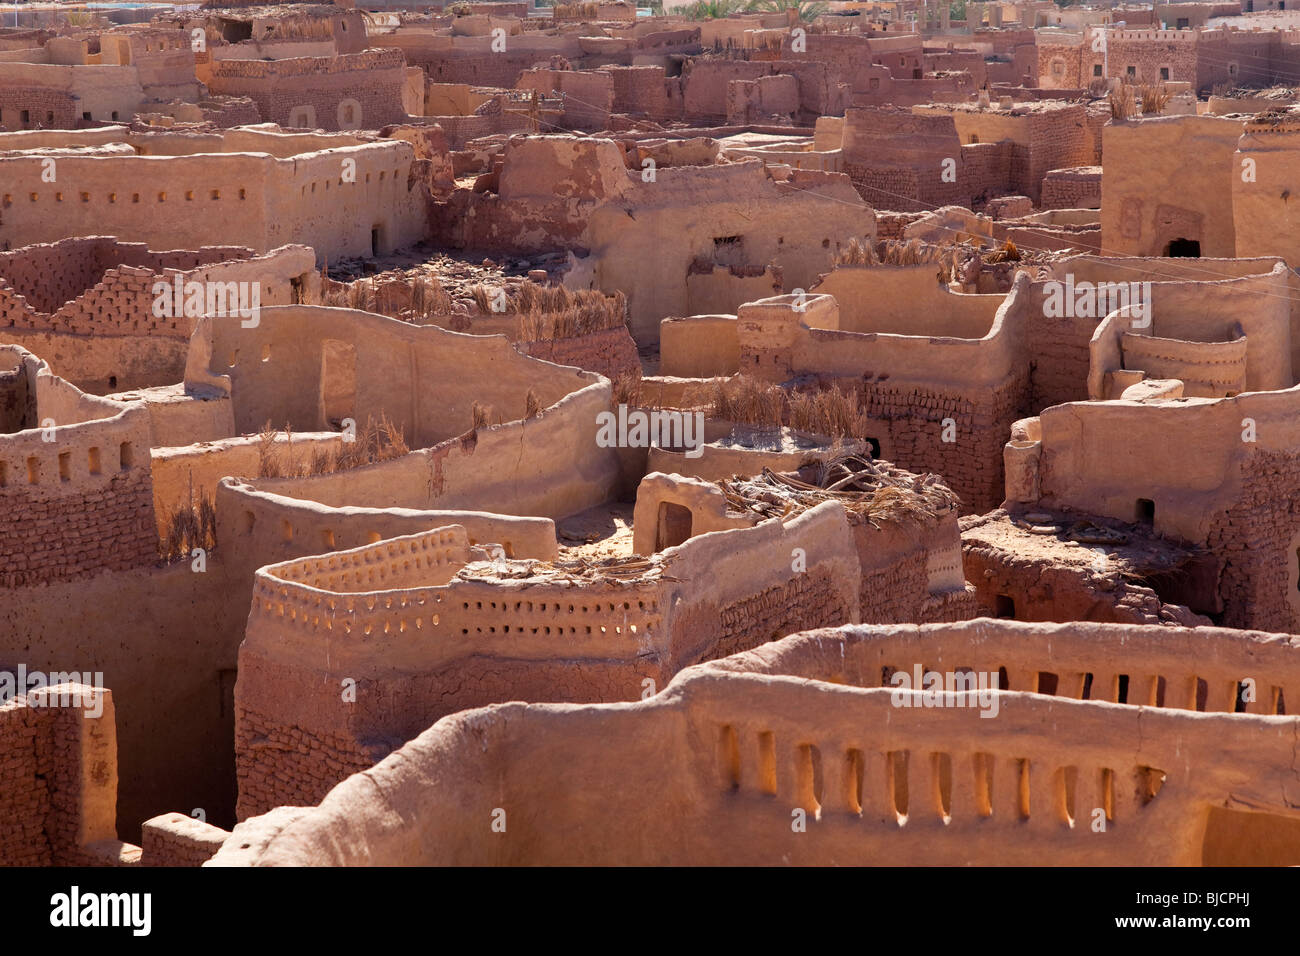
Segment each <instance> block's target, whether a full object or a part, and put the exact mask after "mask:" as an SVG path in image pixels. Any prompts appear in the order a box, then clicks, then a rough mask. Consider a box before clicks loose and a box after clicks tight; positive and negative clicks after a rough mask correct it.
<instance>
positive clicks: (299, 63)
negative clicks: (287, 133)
mask: <svg viewBox="0 0 1300 956" xmlns="http://www.w3.org/2000/svg"><path fill="white" fill-rule="evenodd" d="M404 66H405V60H404V58H403V56H402V52H401V51H400V50H391V49H375V50H366V51H365V52H363V53H350V54H345V55H343V56H337V57H296V58H293V59H288V60H217V61H215V62H214V63H213V64H212V76H211V79H210V81H209V83H208V86H209V88H210V89H211V90H212V91H213V92H214V93H220V94H222V95H227V96H245V97H248V98H249V99H251V100H252V101H253V102H254V103H255V104H257V109H258V112H259V113H260V114H261V115H262V117H263V119H264V120H265V121H267V122H272V123H279V124H281V125H287V124H288V123H289V122H290V119H291V117H292V114H293V112H294V110H295V108H297V107H300V106H311V107H313V108H314V109H315V111H316V126H317V127H319V128H322V129H325V130H337V129H339V128H340V126H339V122H340V120H339V115H338V111H339V104H340V103H342V102H343V101H344V100H355V101H356V102H357V103H358V104H359V105H360V107H361V109H360V115H358V116H356V117H354V123H355V125H356V126H358V127H360V128H363V129H378V128H380V127H381V126H386V125H388V124H390V123H400V122H401V121H402V120H403V119H405V117H406V113H405V112H404V111H403V109H402V86H403V83H404V82H405V76H404V72H403V68H404Z"/></svg>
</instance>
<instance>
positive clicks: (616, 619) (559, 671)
mask: <svg viewBox="0 0 1300 956" xmlns="http://www.w3.org/2000/svg"><path fill="white" fill-rule="evenodd" d="M794 547H799V548H802V549H804V551H805V554H806V562H807V563H806V570H804V569H800V570H795V569H794V567H793V566H792V561H791V553H792V548H794ZM470 557H472V556H471V555H470V553H469V546H468V536H467V535H466V534H465V532H464V530H463V529H461V528H450V529H441V530H439V531H434V532H427V533H425V534H421V535H414V536H411V537H408V538H403V539H399V540H396V541H387V542H381V543H379V544H375V545H372V546H369V547H366V548H361V549H357V550H355V551H353V552H350V553H345V554H334V555H329V556H325V557H321V558H309V559H305V560H303V561H299V562H294V563H292V564H289V565H279V566H274V567H270V568H264V569H262V570H261V571H259V572H258V575H257V583H256V585H255V589H254V594H253V610H252V613H251V614H250V617H249V626H248V632H247V636H246V639H245V643H244V645H243V648H242V650H241V653H240V672H239V683H238V685H237V688H236V696H237V717H236V727H237V731H236V735H237V746H236V751H237V753H238V755H239V757H238V759H239V765H240V770H239V778H240V803H239V813H240V817H241V818H242V817H245V816H248V815H250V814H254V813H260V812H265V811H266V810H268V809H270V808H271V807H274V806H277V805H281V804H286V803H288V804H302V803H304V802H311V801H314V800H318V799H320V797H321V796H323V795H324V793H325V792H326V791H327V790H328V789H329V788H330V787H331V786H333V785H334V784H335V783H337V782H338V780H339V779H341V778H342V776H343V775H344V774H343V772H341V771H342V770H343V768H346V769H348V770H355V769H363V768H364V767H367V766H369V765H370V764H371V763H373V762H374V761H375V760H378V759H380V758H381V757H382V756H383V755H384V754H385V753H387V752H388V751H389V750H391V749H393V748H394V747H396V746H399V745H400V744H401V743H402V742H404V741H406V740H409V739H411V738H412V737H414V736H415V735H417V734H419V733H420V732H421V730H422V728H425V727H427V726H428V725H429V724H430V723H431V722H433V721H434V720H437V719H438V718H439V717H442V716H444V715H446V714H449V713H453V712H455V711H456V710H460V709H463V708H465V707H472V706H477V705H481V704H484V703H489V702H492V701H498V700H505V699H518V698H527V699H538V700H561V701H584V700H635V699H638V698H639V697H641V696H642V695H643V694H644V691H645V688H646V684H645V681H646V680H647V679H648V680H649V681H650V682H651V684H650V686H654V685H656V684H663V683H666V682H667V681H668V680H669V679H670V678H671V676H672V675H673V674H674V673H675V672H676V671H677V670H678V669H680V668H681V667H682V666H685V665H686V664H688V663H693V662H694V661H697V660H700V659H703V658H707V657H714V656H718V655H720V654H725V653H729V652H731V651H732V650H735V649H740V648H746V647H752V646H755V645H757V644H761V643H763V642H765V641H768V640H771V639H773V638H775V637H777V636H779V635H781V634H783V633H786V632H787V631H789V630H793V629H798V628H800V627H802V626H804V625H806V624H808V623H811V622H816V623H820V624H833V623H840V622H843V621H847V620H852V619H853V618H854V617H856V615H857V588H856V583H855V582H856V580H857V577H856V574H855V571H856V568H857V555H856V551H855V550H854V546H853V542H852V540H851V537H850V535H849V533H848V527H847V524H846V522H845V517H844V512H843V509H842V508H840V506H839V505H837V504H834V503H827V504H823V505H822V506H820V507H819V508H817V509H814V510H813V511H810V512H807V513H805V514H804V515H802V516H800V517H798V518H795V519H792V520H791V521H789V522H786V523H784V524H783V523H782V522H780V521H771V522H767V523H765V524H764V525H761V526H759V527H756V528H752V529H750V528H745V529H739V530H738V531H723V532H717V533H714V534H706V535H702V536H697V537H695V538H692V539H690V540H689V541H687V542H686V543H685V544H683V545H680V546H678V547H677V548H672V549H669V550H668V551H666V552H664V553H663V555H662V556H661V557H660V558H658V559H656V563H658V564H661V565H662V570H663V573H662V576H661V577H660V576H658V575H650V576H647V577H645V578H643V579H640V580H628V581H619V580H618V579H616V578H610V579H606V580H594V581H571V580H570V581H566V580H563V579H561V580H550V579H548V577H547V575H546V574H545V573H543V574H542V575H541V576H540V577H534V576H533V575H532V574H531V573H527V572H525V571H523V569H522V568H521V569H520V571H519V572H512V573H510V574H507V575H504V576H501V577H497V576H495V575H493V574H490V573H489V571H490V566H488V565H484V564H480V565H475V566H474V569H475V573H474V575H473V576H471V577H463V576H462V577H456V578H451V577H450V575H449V572H451V573H454V572H455V571H456V570H458V569H459V567H460V566H462V565H463V564H464V562H465V561H466V560H467V559H468V558H470ZM479 558H480V559H481V555H479ZM312 585H317V587H313V586H312ZM326 641H327V642H328V643H329V645H330V647H331V651H330V655H329V659H328V662H325V661H323V660H322V658H321V656H320V653H319V648H320V646H321V644H322V642H326ZM348 677H351V678H353V679H354V680H355V681H356V682H357V683H356V694H355V696H354V699H353V700H352V701H347V700H345V698H344V697H343V696H341V688H342V687H343V684H342V683H341V682H342V681H344V680H346V679H347V678H348ZM265 741H271V742H273V743H270V744H267V743H265Z"/></svg>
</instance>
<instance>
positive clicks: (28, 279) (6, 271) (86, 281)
mask: <svg viewBox="0 0 1300 956" xmlns="http://www.w3.org/2000/svg"><path fill="white" fill-rule="evenodd" d="M15 198H16V199H18V200H20V201H21V200H22V199H23V198H25V197H23V196H22V195H21V194H19V195H18V196H17V197H15ZM111 245H113V240H112V239H104V238H85V239H65V240H64V241H62V242H55V243H43V244H40V245H36V246H25V247H24V248H22V249H15V250H13V251H12V252H0V277H2V278H3V279H4V280H5V281H6V282H7V283H8V284H9V286H10V287H11V288H12V289H13V291H14V292H16V293H17V294H18V295H21V296H23V297H24V298H26V299H27V304H28V305H29V306H31V307H32V308H33V309H35V310H36V311H37V312H53V311H55V310H56V309H57V308H59V306H61V305H63V303H65V302H67V301H68V300H69V299H73V298H76V297H77V296H79V295H81V293H83V292H85V291H86V290H87V289H89V288H90V287H91V286H92V285H94V284H95V281H96V280H97V279H99V277H100V276H101V275H103V272H104V269H103V266H102V264H101V263H102V261H103V256H104V252H105V247H107V246H111Z"/></svg>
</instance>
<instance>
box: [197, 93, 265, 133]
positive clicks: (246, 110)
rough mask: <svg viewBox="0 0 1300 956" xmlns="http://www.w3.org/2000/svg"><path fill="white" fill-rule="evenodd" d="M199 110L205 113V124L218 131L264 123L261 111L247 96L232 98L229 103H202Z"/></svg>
mask: <svg viewBox="0 0 1300 956" xmlns="http://www.w3.org/2000/svg"><path fill="white" fill-rule="evenodd" d="M199 109H201V110H202V111H203V120H204V122H207V123H211V124H212V125H213V126H216V127H217V128H218V129H231V128H233V127H235V126H253V125H255V124H257V123H260V122H262V112H261V110H259V109H258V108H257V104H256V103H254V102H253V101H252V100H251V99H249V98H248V97H246V96H240V97H231V98H230V99H229V100H228V101H226V102H220V103H216V102H204V103H200V104H199Z"/></svg>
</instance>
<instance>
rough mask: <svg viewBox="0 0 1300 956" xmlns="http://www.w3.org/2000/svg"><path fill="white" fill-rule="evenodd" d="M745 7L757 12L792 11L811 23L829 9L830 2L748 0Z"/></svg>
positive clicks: (817, 0)
mask: <svg viewBox="0 0 1300 956" xmlns="http://www.w3.org/2000/svg"><path fill="white" fill-rule="evenodd" d="M745 9H747V10H753V11H756V12H759V13H788V12H790V11H794V14H795V16H796V17H797V18H798V19H800V20H802V21H804V22H805V23H811V22H812V21H813V20H816V19H817V18H818V17H820V16H821V15H822V14H823V13H825V12H826V11H827V10H829V9H830V4H829V3H825V2H822V0H750V2H749V6H747V7H746V8H745Z"/></svg>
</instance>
